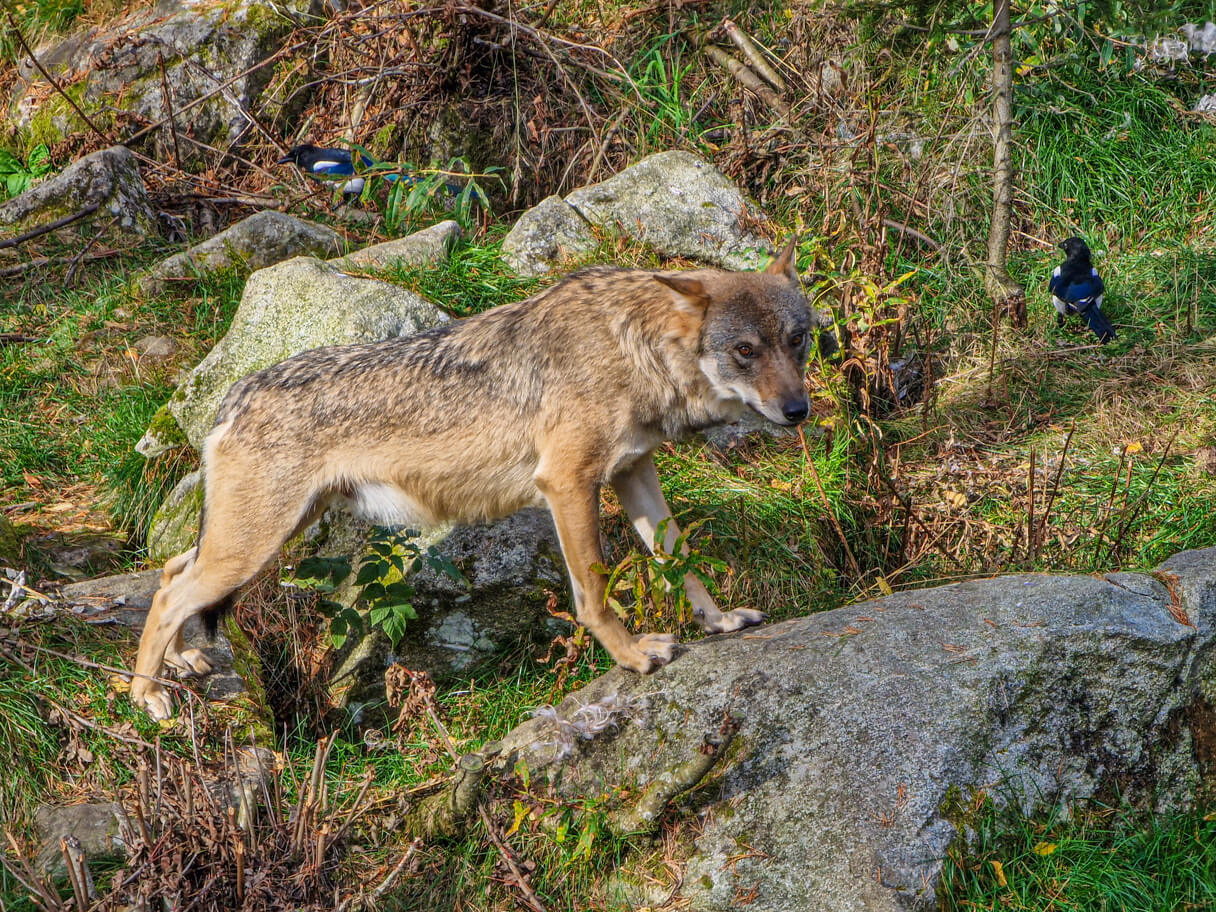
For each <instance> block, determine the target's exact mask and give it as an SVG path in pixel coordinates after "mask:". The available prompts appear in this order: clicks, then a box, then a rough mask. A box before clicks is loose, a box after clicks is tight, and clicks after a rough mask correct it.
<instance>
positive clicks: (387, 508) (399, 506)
mask: <svg viewBox="0 0 1216 912" xmlns="http://www.w3.org/2000/svg"><path fill="white" fill-rule="evenodd" d="M333 502H335V503H338V504H340V505H341V506H343V507H345V508H346V509H347V510H349V511H350V512H351V513H353V514H355V516H358V517H359V518H360V519H365V520H367V521H368V522H371V523H375V524H376V525H378V526H388V527H390V528H391V527H395V526H409V527H411V528H430V527H432V526H436V525H438V520H437V519H436V518H435V517H434V516H432V515H431V512H430V511H429V510H427V509H426V508H425V507H423V506H422V504H420V503H418V501H416V500H414V498H412V497H410V496H409V495H408V494H406V493H405V492H404V491H403V490H401V489H400V488H399V487H397V486H396V485H394V484H387V483H385V482H381V481H366V482H363V483H362V484H360V485H359V486H358V487H357V488H355V490H354V493H353V494H351V495H350V496H349V497H347V496H343V495H341V494H339V495H335V496H334V498H333Z"/></svg>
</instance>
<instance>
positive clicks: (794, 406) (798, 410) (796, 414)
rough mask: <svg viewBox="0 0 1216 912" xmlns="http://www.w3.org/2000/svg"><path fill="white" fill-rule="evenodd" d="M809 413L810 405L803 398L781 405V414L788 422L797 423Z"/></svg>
mask: <svg viewBox="0 0 1216 912" xmlns="http://www.w3.org/2000/svg"><path fill="white" fill-rule="evenodd" d="M810 413H811V407H810V405H809V404H808V403H807V401H806V400H805V399H802V400H798V401H794V402H787V403H785V405H783V406H782V407H781V414H782V415H784V416H785V420H786V421H788V422H789V423H790V424H797V423H798V422H799V421H801V420H802V419H804V418H805V417H806V416H807V415H809V414H810Z"/></svg>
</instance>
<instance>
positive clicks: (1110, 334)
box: [1084, 305, 1115, 343]
mask: <svg viewBox="0 0 1216 912" xmlns="http://www.w3.org/2000/svg"><path fill="white" fill-rule="evenodd" d="M1084 316H1085V322H1086V323H1088V324H1089V328H1090V329H1092V330H1093V332H1094V335H1096V336H1097V337H1098V341H1099V342H1103V343H1106V342H1109V341H1111V340H1112V339H1114V338H1115V328H1114V327H1113V326H1111V325H1110V321H1109V320H1108V319H1106V314H1104V313H1102V309H1101V308H1100V307H1098V306H1097V305H1094V306H1093V307H1090V308H1089V309H1088V310H1086V311H1085V314H1084Z"/></svg>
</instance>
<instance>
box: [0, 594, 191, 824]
mask: <svg viewBox="0 0 1216 912" xmlns="http://www.w3.org/2000/svg"><path fill="white" fill-rule="evenodd" d="M129 636H130V634H128V633H126V632H125V631H123V630H122V629H118V628H114V627H99V626H92V625H89V624H86V623H85V622H84V621H82V620H80V619H77V618H75V617H72V616H71V615H66V616H58V617H56V618H55V619H54V620H53V621H34V620H27V621H15V622H14V623H12V626H10V627H8V628H6V637H5V639H3V640H0V707H3V711H0V764H2V765H3V768H4V769H5V770H6V773H5V776H4V777H3V781H0V816H2V818H3V820H4V821H5V826H6V827H8V828H9V829H10V830H11V831H12V832H13V833H14V834H17V835H23V834H28V832H29V827H30V826H31V824H32V815H33V811H34V810H35V808H36V806H37V805H38V804H39V803H41V802H43V801H47V800H49V799H52V798H54V799H56V800H58V801H60V802H65V803H66V802H69V801H70V800H71V799H72V798H73V797H74V796H78V795H80V794H87V793H89V792H90V791H95V790H100V789H103V788H104V789H112V788H114V787H115V786H120V785H122V784H123V783H125V782H127V781H129V780H130V777H131V775H132V760H133V758H132V754H131V749H130V744H129V743H128V742H124V741H122V740H120V739H119V738H117V737H115V733H118V734H121V735H122V736H123V737H126V738H130V739H137V740H143V741H145V742H147V743H151V742H153V741H156V740H158V739H159V740H160V741H161V743H162V745H163V746H164V747H166V748H168V749H170V750H174V751H177V750H181V749H183V748H185V747H186V741H185V740H184V739H183V736H182V734H181V733H177V734H173V733H163V732H162V730H161V728H160V726H159V725H157V724H156V723H155V722H153V721H152V720H150V719H149V718H148V716H147V715H146V714H144V713H142V712H139V711H137V710H136V709H135V708H134V707H133V706H132V705H131V703H130V701H129V700H127V699H126V698H125V697H123V696H120V695H119V694H117V693H116V692H115V691H114V689H113V687H112V685H111V682H110V678H109V674H108V673H107V671H106V669H104V668H100V669H99V668H97V667H94V666H95V665H101V666H107V667H108V668H121V667H123V665H124V657H123V650H124V649H125V648H127V647H128V646H129V645H130V640H129ZM85 656H87V657H88V658H87V659H85V658H84V657H85Z"/></svg>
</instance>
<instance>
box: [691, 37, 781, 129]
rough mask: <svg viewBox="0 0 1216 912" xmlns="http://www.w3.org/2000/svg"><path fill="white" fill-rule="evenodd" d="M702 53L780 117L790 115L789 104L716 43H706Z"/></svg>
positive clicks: (745, 65)
mask: <svg viewBox="0 0 1216 912" xmlns="http://www.w3.org/2000/svg"><path fill="white" fill-rule="evenodd" d="M704 53H705V56H706V57H708V58H709V59H710V60H712V61H713V62H714V63H716V64H717V65H718V66H720V67H722V69H724V70H726V71H727V72H728V73H730V74H731V76H733V77H734V78H735V80H736V81H738V82H739V83H740V84H741V85H742V86H743V87H744V88H746V89H749V90H750V91H752V92H754V93H755V94H756V95H757V96H759V98H760V100H761V101H763V102H764V103H765V104H766V105H768V106H769V107H770V108H772V109H773V110H774V111H776V112H777V113H778V114H780V115H781V116H782V117H789V116H790V106H789V105H788V104H786V102H785V101H784V100H783V99H782V98H781V96H779V95H778V94H777V93H776V92H774V91H773V90H772V89H771V88H770V87H769V86H768V84H767V83H766V82H765V81H764V80H763V79H761V78H760V77H759V76H757V75H756V73H755V72H754V71H753V70H752V69H751V68H750V67H749V66H747V64H745V63H742V62H741V61H739V60H736V59H735V58H734V57H732V56H731V55H730V54H728V53H726V51H724V50H722V48H720V47H718V46H717V45H713V44H709V45H706V46H705V48H704Z"/></svg>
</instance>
